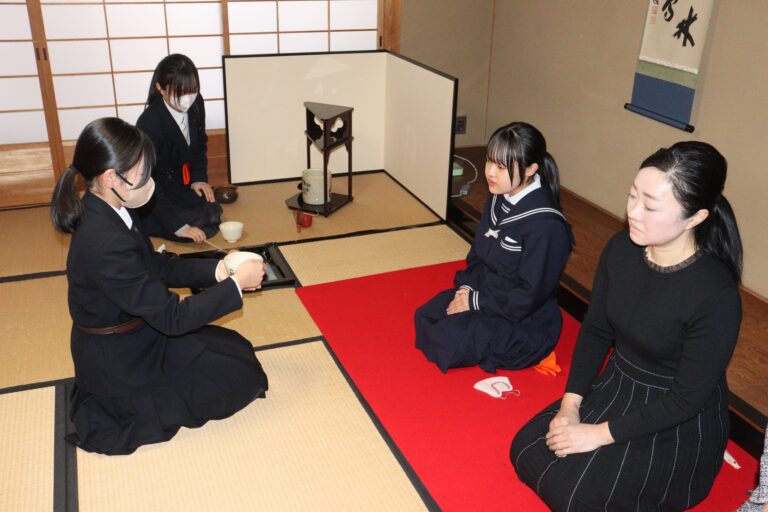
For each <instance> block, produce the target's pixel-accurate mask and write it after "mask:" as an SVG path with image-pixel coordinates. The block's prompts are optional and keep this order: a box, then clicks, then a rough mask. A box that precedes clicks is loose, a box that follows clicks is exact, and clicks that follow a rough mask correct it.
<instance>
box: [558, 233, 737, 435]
mask: <svg viewBox="0 0 768 512" xmlns="http://www.w3.org/2000/svg"><path fill="white" fill-rule="evenodd" d="M643 251H644V248H643V247H640V246H637V245H635V244H634V243H632V241H631V240H630V238H629V234H628V233H627V232H626V231H623V232H621V233H618V234H617V235H615V236H614V237H613V238H612V239H611V241H610V242H608V245H607V246H606V247H605V249H604V250H603V253H602V255H601V257H600V264H599V267H598V270H597V275H596V276H595V282H594V285H593V288H592V301H591V303H590V306H589V311H588V313H587V316H586V318H585V321H584V324H583V325H582V328H581V332H580V333H579V338H578V340H577V343H576V349H575V351H574V355H573V362H572V364H571V371H570V375H569V378H568V384H567V386H566V392H569V393H576V394H578V395H581V396H586V395H587V394H588V393H589V391H590V386H591V384H592V383H593V381H594V379H595V377H596V376H597V374H598V372H599V371H600V368H601V367H602V365H603V362H604V360H605V357H606V355H607V353H608V350H609V349H610V348H611V347H614V348H615V350H617V351H619V353H620V355H621V357H623V358H624V359H625V360H627V361H628V362H629V363H630V364H634V365H636V366H638V367H640V368H642V369H643V370H645V371H649V372H654V373H656V374H659V375H664V376H669V377H672V379H671V382H672V384H671V386H670V389H669V391H668V392H667V393H665V394H664V395H663V397H661V398H659V399H657V400H654V401H651V402H649V403H648V404H647V405H645V406H644V407H642V408H640V409H637V410H635V411H632V412H631V413H628V414H626V415H624V416H619V417H614V418H608V427H609V429H610V431H611V434H612V436H613V438H614V440H615V441H616V442H624V441H629V440H632V439H635V438H638V437H641V436H645V435H648V434H653V433H655V432H660V431H662V430H664V429H667V428H670V427H674V426H676V425H678V424H680V423H683V422H684V421H686V420H688V419H690V418H692V417H694V416H695V415H696V414H698V413H699V412H700V411H701V410H702V409H704V408H705V407H706V406H708V405H711V404H712V403H713V401H714V400H716V399H717V397H716V393H715V389H716V387H717V386H718V384H721V383H722V384H723V389H727V387H726V382H725V369H726V366H727V365H728V362H729V361H730V359H731V355H732V354H733V350H734V347H735V345H736V340H737V338H738V334H739V325H740V323H741V297H740V295H739V290H738V285H737V283H736V282H735V280H734V279H733V277H732V275H731V274H730V272H729V271H728V269H727V268H726V266H725V265H724V264H723V263H722V262H721V261H720V260H719V259H718V258H716V257H715V256H713V255H711V254H708V253H703V254H701V255H700V256H699V257H698V258H697V259H696V260H695V261H693V262H692V263H690V264H689V265H687V266H684V267H683V268H681V269H678V270H675V271H673V272H663V271H661V270H660V269H658V268H656V269H655V268H652V265H650V264H649V263H647V262H646V261H645V259H644V256H643Z"/></svg>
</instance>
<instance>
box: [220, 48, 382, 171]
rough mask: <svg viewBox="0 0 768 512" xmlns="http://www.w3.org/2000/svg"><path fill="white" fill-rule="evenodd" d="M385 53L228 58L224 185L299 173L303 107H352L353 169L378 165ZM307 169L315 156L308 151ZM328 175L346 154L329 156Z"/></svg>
mask: <svg viewBox="0 0 768 512" xmlns="http://www.w3.org/2000/svg"><path fill="white" fill-rule="evenodd" d="M384 59H385V54H384V53H382V52H371V53H356V54H355V53H350V54H320V55H274V56H264V57H227V58H225V59H224V73H225V75H226V94H227V96H226V97H227V123H228V124H227V136H228V138H229V163H230V170H231V181H232V182H233V183H247V182H254V181H264V180H274V179H288V178H294V177H298V176H301V173H302V171H303V170H304V169H306V166H307V162H306V148H307V142H306V140H307V139H306V136H305V135H304V130H305V129H306V110H305V108H304V102H305V101H310V102H314V103H329V104H332V105H343V106H347V107H352V108H354V111H353V112H352V135H353V136H354V141H353V143H352V148H353V161H352V164H353V170H354V171H361V170H371V169H382V168H383V164H384V103H383V99H384V84H385V76H384V72H385V60H384ZM311 151H312V167H317V168H321V167H322V164H323V161H322V155H321V154H320V153H319V152H318V151H317V150H316V149H315V148H314V147H313V148H312V149H311ZM329 168H330V169H331V170H332V171H333V172H344V171H346V170H347V152H346V150H345V149H344V148H339V149H336V150H334V151H333V153H332V154H331V160H330V164H329Z"/></svg>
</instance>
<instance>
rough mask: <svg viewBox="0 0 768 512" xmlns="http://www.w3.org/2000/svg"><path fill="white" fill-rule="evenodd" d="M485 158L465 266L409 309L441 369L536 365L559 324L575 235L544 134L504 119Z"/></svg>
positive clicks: (421, 343) (419, 343)
mask: <svg viewBox="0 0 768 512" xmlns="http://www.w3.org/2000/svg"><path fill="white" fill-rule="evenodd" d="M487 160H488V161H487V163H486V166H485V176H486V179H487V180H488V189H489V190H490V195H489V197H488V201H487V202H486V205H485V209H484V211H483V215H482V218H481V220H480V225H479V226H478V229H477V232H476V233H475V240H474V243H473V244H472V248H471V249H470V251H469V254H468V256H467V267H466V268H465V269H464V270H461V271H459V272H457V273H456V277H455V279H454V288H452V289H450V290H445V291H443V292H440V293H439V294H438V295H437V296H435V297H434V298H433V299H432V300H430V301H429V302H427V303H426V304H425V305H423V306H422V307H420V308H419V309H418V310H416V315H415V324H416V347H417V348H419V349H421V350H422V351H423V352H424V354H425V355H426V356H427V359H429V360H430V361H432V362H434V363H436V364H437V366H438V367H439V368H440V370H442V371H443V372H445V371H447V370H448V369H449V368H455V367H462V366H474V365H480V367H481V368H482V369H484V370H486V371H488V372H494V371H496V369H497V368H506V369H517V368H525V367H528V366H533V365H535V364H537V363H539V362H540V361H541V360H542V359H543V358H544V357H545V356H547V355H548V354H549V353H550V352H551V351H552V349H553V348H554V347H555V343H557V340H558V338H559V336H560V329H561V327H562V317H561V313H560V308H559V307H558V305H557V296H556V295H557V286H558V282H559V281H560V276H561V274H562V272H563V268H564V267H565V263H566V261H567V260H568V255H569V254H570V252H571V245H572V244H573V238H572V234H571V229H570V226H569V225H568V223H567V221H566V219H565V217H564V216H563V213H562V211H561V209H560V197H559V182H560V179H559V174H558V169H557V165H556V164H555V161H554V159H553V158H552V156H551V155H550V154H549V153H548V152H547V145H546V141H545V140H544V136H543V135H542V134H541V132H539V130H537V129H536V128H534V127H533V126H531V125H529V124H527V123H521V122H516V123H511V124H509V125H507V126H503V127H501V128H499V129H498V130H496V132H495V133H494V134H493V135H492V136H491V139H490V141H489V142H488V150H487Z"/></svg>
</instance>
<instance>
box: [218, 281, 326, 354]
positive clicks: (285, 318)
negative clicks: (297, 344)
mask: <svg viewBox="0 0 768 512" xmlns="http://www.w3.org/2000/svg"><path fill="white" fill-rule="evenodd" d="M214 324H216V325H220V326H222V327H226V328H228V329H234V330H235V331H237V332H239V333H240V334H242V335H243V336H245V337H246V338H247V339H248V341H250V342H251V343H252V344H253V346H255V347H259V346H263V345H271V344H273V343H280V342H283V341H292V340H301V339H305V338H314V337H315V336H320V329H318V328H317V326H316V325H315V322H314V321H313V320H312V317H311V316H309V313H308V312H307V310H306V309H305V308H304V305H303V304H302V303H301V301H300V300H299V298H298V297H297V296H296V292H295V291H294V290H293V288H282V289H279V290H267V291H263V292H256V293H246V294H245V295H244V296H243V309H241V310H240V311H235V312H234V313H230V314H228V315H226V316H224V317H222V318H220V319H219V320H217V321H216V322H214Z"/></svg>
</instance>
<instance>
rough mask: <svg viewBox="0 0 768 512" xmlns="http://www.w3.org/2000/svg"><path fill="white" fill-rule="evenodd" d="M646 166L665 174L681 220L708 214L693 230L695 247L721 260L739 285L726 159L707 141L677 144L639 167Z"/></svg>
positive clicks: (740, 259) (738, 257) (739, 251)
mask: <svg viewBox="0 0 768 512" xmlns="http://www.w3.org/2000/svg"><path fill="white" fill-rule="evenodd" d="M645 167H654V168H656V169H658V170H660V171H662V172H664V173H666V175H667V180H669V182H670V184H671V185H672V193H673V194H674V196H675V199H677V201H678V202H679V203H680V205H681V206H682V208H683V215H684V217H683V218H686V219H687V218H689V217H691V216H692V215H694V214H695V213H696V212H698V211H699V210H708V211H709V215H708V216H707V218H706V219H704V221H703V222H702V223H701V224H699V225H698V226H696V227H695V228H694V239H695V241H696V246H697V247H698V248H699V249H701V250H703V251H705V252H708V253H710V254H713V255H714V256H716V257H718V258H719V259H720V260H722V261H723V263H725V264H726V266H727V267H728V269H729V270H730V271H731V273H732V274H733V276H734V278H735V279H736V281H737V282H740V281H741V271H742V265H743V263H742V262H743V253H742V246H741V236H740V235H739V227H738V225H737V223H736V216H735V215H734V213H733V209H732V208H731V205H730V203H729V202H728V200H727V199H726V198H725V196H723V187H724V186H725V178H726V175H727V173H728V162H727V161H726V159H725V157H724V156H723V155H721V154H720V152H719V151H718V150H717V149H715V147H714V146H712V145H710V144H707V143H706V142H698V141H687V142H678V143H677V144H674V145H673V146H671V147H669V148H661V149H659V150H658V151H656V152H655V153H654V154H652V155H651V156H649V157H648V158H646V159H645V160H643V163H642V164H641V165H640V168H641V169H643V168H645Z"/></svg>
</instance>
